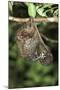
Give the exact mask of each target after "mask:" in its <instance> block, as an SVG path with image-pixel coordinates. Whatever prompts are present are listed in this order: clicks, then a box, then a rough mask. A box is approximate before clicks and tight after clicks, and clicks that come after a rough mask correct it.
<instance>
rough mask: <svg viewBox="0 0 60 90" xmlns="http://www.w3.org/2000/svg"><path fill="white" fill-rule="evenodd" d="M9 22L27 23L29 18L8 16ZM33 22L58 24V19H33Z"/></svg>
mask: <svg viewBox="0 0 60 90" xmlns="http://www.w3.org/2000/svg"><path fill="white" fill-rule="evenodd" d="M9 20H10V21H14V22H17V23H24V22H28V21H29V18H16V17H12V16H9ZM33 21H34V22H56V23H58V17H49V18H43V17H41V18H34V19H33Z"/></svg>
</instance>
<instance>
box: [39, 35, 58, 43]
mask: <svg viewBox="0 0 60 90" xmlns="http://www.w3.org/2000/svg"><path fill="white" fill-rule="evenodd" d="M40 34H41V36H42V37H43V38H44V39H45V40H46V41H49V42H51V43H58V41H57V40H52V39H50V38H48V37H46V36H45V35H43V34H42V33H40Z"/></svg>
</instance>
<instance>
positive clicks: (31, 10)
mask: <svg viewBox="0 0 60 90" xmlns="http://www.w3.org/2000/svg"><path fill="white" fill-rule="evenodd" d="M28 14H29V16H31V17H35V16H36V7H35V5H34V4H33V3H29V5H28Z"/></svg>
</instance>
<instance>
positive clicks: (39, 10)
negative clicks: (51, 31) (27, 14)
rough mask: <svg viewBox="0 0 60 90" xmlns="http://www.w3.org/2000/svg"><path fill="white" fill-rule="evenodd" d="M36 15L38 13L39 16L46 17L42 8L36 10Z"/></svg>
mask: <svg viewBox="0 0 60 90" xmlns="http://www.w3.org/2000/svg"><path fill="white" fill-rule="evenodd" d="M37 13H38V14H39V15H40V16H44V17H47V15H46V13H45V12H44V8H39V9H38V10H37Z"/></svg>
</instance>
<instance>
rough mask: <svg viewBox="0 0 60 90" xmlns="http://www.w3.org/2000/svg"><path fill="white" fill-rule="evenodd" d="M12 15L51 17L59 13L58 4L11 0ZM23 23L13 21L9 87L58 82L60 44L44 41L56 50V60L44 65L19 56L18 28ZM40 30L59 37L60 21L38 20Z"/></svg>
mask: <svg viewBox="0 0 60 90" xmlns="http://www.w3.org/2000/svg"><path fill="white" fill-rule="evenodd" d="M9 15H13V16H15V17H20V18H25V17H36V18H37V17H51V16H58V5H57V4H42V3H26V2H25V3H22V2H13V4H11V1H9ZM20 26H21V25H20V24H17V23H16V22H12V21H9V88H20V87H33V86H53V85H58V44H56V43H55V44H54V43H50V42H47V41H46V40H44V39H43V40H44V42H45V43H46V44H47V45H48V46H49V47H50V49H51V51H52V53H53V58H54V60H53V63H52V64H50V65H47V66H46V65H42V64H40V63H37V62H33V63H29V62H28V61H26V60H25V59H23V58H21V57H20V56H19V55H18V49H17V45H16V31H17V29H18V28H20ZM37 26H38V29H39V31H40V32H41V33H43V34H44V35H46V36H47V37H49V38H51V39H54V40H58V25H57V23H49V22H47V23H44V22H42V23H37Z"/></svg>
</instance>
